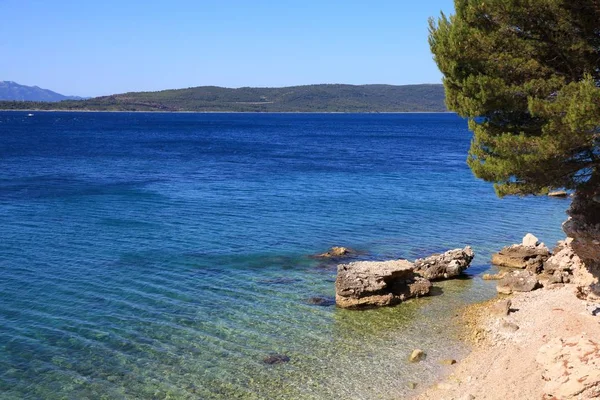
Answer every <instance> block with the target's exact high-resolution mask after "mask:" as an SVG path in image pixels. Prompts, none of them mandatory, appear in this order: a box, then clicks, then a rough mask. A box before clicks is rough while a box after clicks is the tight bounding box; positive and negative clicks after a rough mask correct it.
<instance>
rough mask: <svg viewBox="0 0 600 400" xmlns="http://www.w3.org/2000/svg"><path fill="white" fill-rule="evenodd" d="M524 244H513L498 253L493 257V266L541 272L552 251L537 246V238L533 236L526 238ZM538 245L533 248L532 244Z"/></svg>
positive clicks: (540, 245) (542, 245)
mask: <svg viewBox="0 0 600 400" xmlns="http://www.w3.org/2000/svg"><path fill="white" fill-rule="evenodd" d="M523 243H525V244H527V245H523V244H513V245H512V246H507V247H504V248H503V249H502V250H500V251H499V252H498V253H495V254H493V255H492V264H494V265H497V266H499V267H507V268H520V269H528V270H530V271H532V272H540V271H541V270H542V267H543V265H544V262H545V261H546V260H547V259H548V257H550V250H548V248H547V247H546V246H545V245H544V244H543V243H541V244H537V243H538V242H537V238H536V237H535V236H533V235H531V236H529V234H528V236H525V237H524V238H523ZM533 243H536V244H537V245H535V246H532V245H531V244H533Z"/></svg>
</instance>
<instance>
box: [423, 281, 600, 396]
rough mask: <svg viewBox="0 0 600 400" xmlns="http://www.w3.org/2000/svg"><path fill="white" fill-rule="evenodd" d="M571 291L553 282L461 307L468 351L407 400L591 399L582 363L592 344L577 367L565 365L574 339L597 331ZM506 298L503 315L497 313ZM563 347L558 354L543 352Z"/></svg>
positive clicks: (590, 380)
mask: <svg viewBox="0 0 600 400" xmlns="http://www.w3.org/2000/svg"><path fill="white" fill-rule="evenodd" d="M576 292H577V286H576V285H574V284H565V285H562V284H560V285H553V286H551V287H549V288H548V289H540V290H536V291H533V292H527V293H517V294H513V295H511V296H499V298H496V299H492V300H490V301H486V302H483V303H477V304H473V305H470V306H467V307H466V308H465V310H464V312H463V313H462V315H460V316H459V319H460V320H461V322H462V323H463V325H464V327H465V332H464V333H465V336H464V337H463V340H466V341H467V342H471V343H472V345H473V349H472V351H471V353H470V354H469V355H468V356H467V357H465V358H464V359H462V360H459V361H458V363H457V364H456V365H455V366H453V367H450V368H452V369H451V370H450V371H448V372H449V375H447V376H446V377H443V378H442V379H441V381H440V382H438V383H437V384H436V385H434V386H433V387H430V388H427V389H425V391H424V392H422V393H420V394H418V395H416V396H415V397H414V400H434V399H435V400H440V399H465V400H467V399H470V400H472V399H477V400H479V399H488V400H495V399H498V400H499V399H569V398H577V399H591V398H597V397H596V396H597V395H600V381H598V380H597V379H598V377H595V376H589V373H588V372H589V371H587V369H586V368H596V367H597V363H598V362H600V352H599V351H598V348H597V347H596V349H595V353H593V352H588V353H585V354H587V357H588V358H586V359H585V362H583V361H581V362H580V364H582V365H575V364H576V361H577V360H575V362H570V361H569V367H567V366H566V365H567V360H568V357H575V355H576V354H577V350H575V349H577V348H578V347H577V346H579V343H580V342H585V341H586V340H590V339H592V340H595V341H597V340H598V338H599V337H600V323H599V322H600V319H599V317H598V316H594V315H592V314H591V313H590V312H589V310H586V307H589V305H588V304H587V302H586V301H584V300H580V299H579V298H577V296H576ZM506 300H510V301H511V305H510V311H509V312H508V315H506V313H505V312H503V311H502V309H503V307H504V305H505V304H507V303H506ZM592 343H593V342H592ZM592 348H593V345H592ZM562 349H566V350H565V351H564V354H562V353H561V354H562V355H561V357H558V356H557V357H553V356H548V353H552V354H553V355H555V354H559V352H560V350H562ZM590 354H591V355H590ZM571 364H574V366H573V365H571ZM584 364H585V365H584ZM563 365H564V366H565V367H564V368H565V371H562V370H561V368H562V367H563ZM567 368H568V369H567ZM557 370H559V373H558V375H559V376H560V377H559V378H557V373H556V371H557ZM586 374H587V375H586ZM592 375H593V374H592ZM598 375H599V376H600V371H599V372H598Z"/></svg>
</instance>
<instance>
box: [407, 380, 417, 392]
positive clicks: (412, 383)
mask: <svg viewBox="0 0 600 400" xmlns="http://www.w3.org/2000/svg"><path fill="white" fill-rule="evenodd" d="M408 388H409V389H411V390H415V389H416V388H417V384H416V383H415V382H409V383H408Z"/></svg>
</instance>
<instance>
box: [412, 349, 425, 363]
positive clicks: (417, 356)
mask: <svg viewBox="0 0 600 400" xmlns="http://www.w3.org/2000/svg"><path fill="white" fill-rule="evenodd" d="M425 357H426V354H425V352H424V351H423V350H421V349H415V350H413V352H412V353H410V356H409V357H408V361H410V362H412V363H416V362H419V361H423V360H424V359H425Z"/></svg>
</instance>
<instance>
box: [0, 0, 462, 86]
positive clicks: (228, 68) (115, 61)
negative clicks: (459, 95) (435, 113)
mask: <svg viewBox="0 0 600 400" xmlns="http://www.w3.org/2000/svg"><path fill="white" fill-rule="evenodd" d="M440 11H444V12H445V13H447V14H451V13H453V1H452V0H417V1H401V0H361V1H356V0H345V1H337V0H303V1H287V0H270V1H263V0H245V1H242V0H51V1H49V0H0V55H1V56H0V57H1V61H0V80H5V81H15V82H17V83H20V84H23V85H30V86H33V85H37V86H40V87H43V88H47V89H51V90H54V91H56V92H59V93H62V94H66V95H79V96H101V95H108V94H114V93H123V92H128V91H155V90H162V89H176V88H186V87H193V86H204V85H214V86H224V87H242V86H261V87H265V86H267V87H281V86H291V85H305V84H318V83H347V84H372V83H385V84H395V85H404V84H416V83H439V82H441V74H440V73H439V71H438V70H437V67H436V65H435V63H434V62H433V60H432V56H431V53H430V51H429V46H428V43H427V34H428V23H427V19H428V18H429V17H430V16H435V17H437V16H439V14H440Z"/></svg>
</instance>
